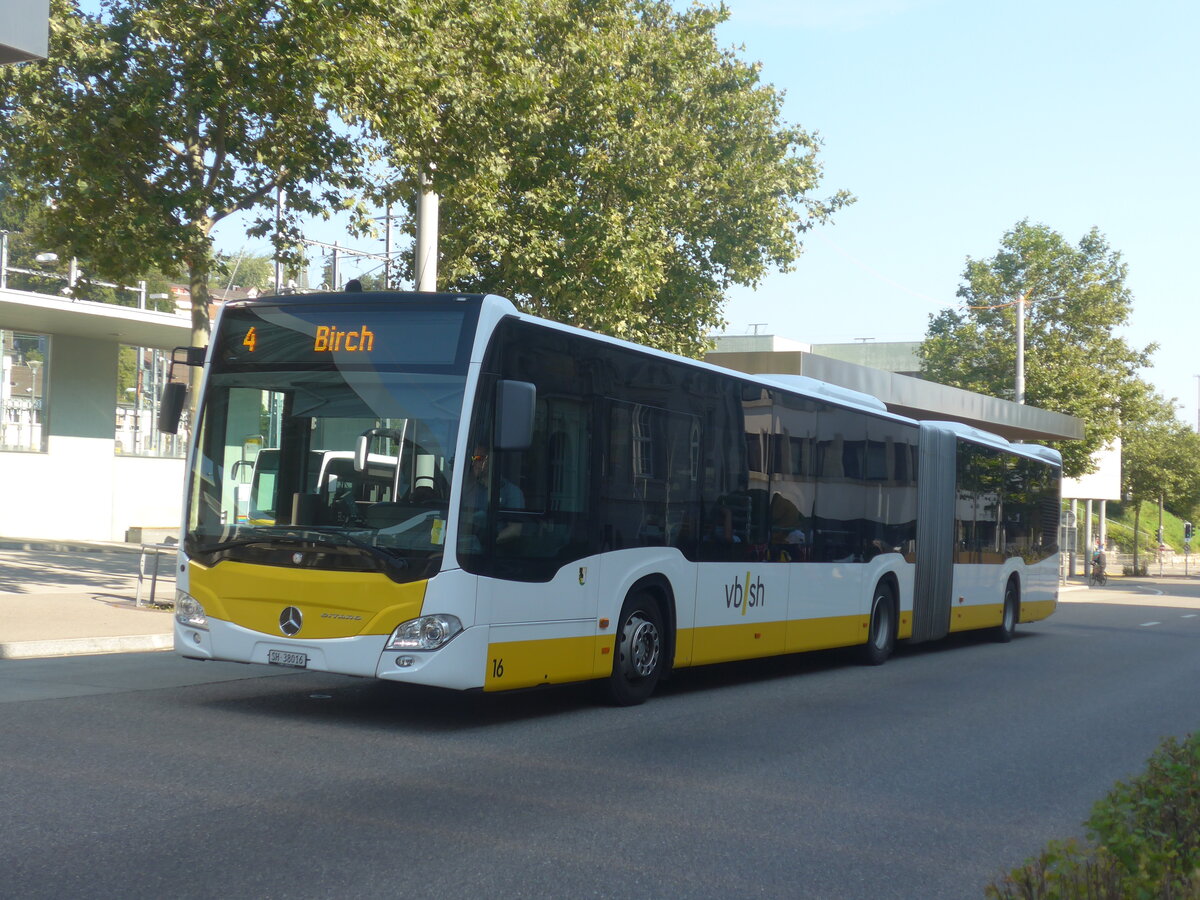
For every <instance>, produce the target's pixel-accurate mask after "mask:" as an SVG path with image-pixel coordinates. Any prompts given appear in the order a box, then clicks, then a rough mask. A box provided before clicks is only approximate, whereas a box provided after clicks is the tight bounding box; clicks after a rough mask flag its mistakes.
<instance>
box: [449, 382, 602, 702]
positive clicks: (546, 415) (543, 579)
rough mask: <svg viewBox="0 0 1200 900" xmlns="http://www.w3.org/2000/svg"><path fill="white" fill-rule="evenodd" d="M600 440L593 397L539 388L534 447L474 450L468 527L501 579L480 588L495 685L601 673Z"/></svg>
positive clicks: (478, 446) (479, 446)
mask: <svg viewBox="0 0 1200 900" xmlns="http://www.w3.org/2000/svg"><path fill="white" fill-rule="evenodd" d="M590 437H591V403H590V401H588V400H583V399H581V398H577V397H570V396H561V395H558V396H556V395H553V394H544V393H539V395H538V397H537V408H536V415H535V423H534V436H533V440H532V441H531V443H530V445H529V447H528V448H525V449H507V450H504V449H497V448H496V447H495V446H494V443H493V442H492V441H489V440H484V441H476V442H475V444H474V446H473V447H472V449H471V459H470V460H469V461H468V469H469V471H468V472H467V474H466V480H465V483H464V494H465V499H464V526H463V527H464V533H465V534H466V540H467V541H468V543H469V544H470V546H471V547H472V550H473V555H474V556H475V558H476V561H475V563H474V565H473V567H474V568H476V569H478V570H481V571H482V572H484V573H486V574H489V575H491V576H492V577H489V578H483V579H481V580H480V587H479V605H478V612H479V618H480V621H487V622H490V623H491V635H490V639H489V652H488V663H487V666H488V668H487V673H486V674H487V679H486V682H485V688H486V687H491V688H493V689H502V688H503V689H507V688H513V687H526V686H531V685H537V684H550V683H554V682H567V681H579V680H581V679H586V678H590V677H591V676H592V673H593V670H594V668H595V657H596V655H597V654H598V653H599V650H598V649H597V644H598V638H597V636H596V615H597V598H598V591H599V583H600V577H599V576H600V571H599V565H598V560H599V557H598V556H596V555H595V554H594V553H593V552H592V550H593V548H592V529H593V523H592V521H591V517H590V515H589V512H590V507H591V491H592V484H591V480H592V479H591V471H590V462H589V459H590ZM472 493H475V494H476V495H477V496H478V497H480V498H481V500H480V503H479V504H477V506H476V507H475V508H474V511H473V512H471V515H472V516H473V517H474V519H475V521H474V522H471V521H467V513H468V512H469V511H471V510H472V506H471V494H472ZM482 498H486V501H484V500H483V499H482ZM472 532H473V533H472Z"/></svg>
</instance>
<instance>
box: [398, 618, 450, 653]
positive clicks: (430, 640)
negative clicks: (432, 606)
mask: <svg viewBox="0 0 1200 900" xmlns="http://www.w3.org/2000/svg"><path fill="white" fill-rule="evenodd" d="M462 630H463V627H462V622H460V621H459V620H458V617H457V616H448V615H444V614H443V615H436V616H421V618H419V619H409V620H408V621H407V622H404V623H402V624H401V625H400V626H399V627H398V628H397V629H396V630H395V631H393V632H392V636H391V637H390V638H388V642H387V644H386V645H385V646H384V649H385V650H437V649H438V648H439V647H443V646H445V645H446V643H448V642H449V640H450V639H451V638H452V637H454V636H455V635H456V634H458V633H459V632H460V631H462Z"/></svg>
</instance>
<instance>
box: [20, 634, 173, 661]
mask: <svg viewBox="0 0 1200 900" xmlns="http://www.w3.org/2000/svg"><path fill="white" fill-rule="evenodd" d="M174 646H175V636H174V635H173V634H134V635H126V636H124V637H89V638H63V639H60V640H53V641H15V642H13V643H11V644H0V659H39V658H45V657H51V656H88V655H92V654H99V653H148V652H152V651H157V650H170V649H172V648H174Z"/></svg>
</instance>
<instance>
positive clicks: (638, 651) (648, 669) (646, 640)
mask: <svg viewBox="0 0 1200 900" xmlns="http://www.w3.org/2000/svg"><path fill="white" fill-rule="evenodd" d="M624 638H625V652H624V654H622V662H623V663H624V669H625V671H626V673H627V674H628V675H630V676H631V677H636V678H646V677H647V676H649V675H650V674H651V673H652V672H653V671H654V669H655V667H656V666H657V665H658V655H659V653H660V648H661V641H660V639H659V635H658V629H657V628H655V627H654V623H653V622H651V621H649V620H648V619H645V618H643V617H642V616H641V615H639V614H636V613H635V614H634V615H632V616H630V617H629V619H628V621H626V623H625V629H624Z"/></svg>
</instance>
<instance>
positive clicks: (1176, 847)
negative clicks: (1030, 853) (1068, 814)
mask: <svg viewBox="0 0 1200 900" xmlns="http://www.w3.org/2000/svg"><path fill="white" fill-rule="evenodd" d="M1086 826H1087V831H1088V838H1089V841H1090V843H1089V844H1087V845H1081V844H1079V843H1078V842H1076V841H1066V842H1062V841H1052V842H1051V843H1050V844H1049V845H1047V847H1046V849H1045V850H1043V851H1042V853H1041V855H1040V856H1037V857H1035V858H1034V859H1031V860H1028V861H1026V863H1025V865H1023V866H1021V867H1020V868H1019V869H1015V870H1013V871H1012V872H1010V873H1009V874H1008V875H1006V876H1004V878H1002V879H1001V880H1000V881H999V882H998V883H993V884H991V885H988V887H987V889H986V892H985V896H987V897H989V898H995V900H1084V898H1086V900H1200V732H1198V733H1196V734H1193V735H1191V736H1189V737H1188V738H1187V739H1185V740H1184V741H1183V742H1182V743H1180V742H1178V741H1176V740H1175V739H1174V738H1168V739H1167V740H1165V741H1164V742H1163V743H1162V744H1161V745H1160V746H1159V748H1158V749H1157V750H1156V751H1155V753H1154V755H1153V756H1152V757H1150V761H1149V763H1148V765H1147V767H1146V771H1145V773H1143V774H1142V775H1140V776H1138V777H1137V778H1134V779H1132V780H1131V781H1130V782H1129V783H1128V784H1125V783H1118V784H1117V785H1116V786H1115V787H1114V788H1113V789H1112V791H1111V792H1110V793H1109V794H1108V796H1107V797H1105V798H1104V799H1103V800H1101V801H1100V802H1099V803H1097V804H1096V805H1095V807H1093V809H1092V814H1091V816H1090V817H1089V818H1088V820H1087V822H1086Z"/></svg>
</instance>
